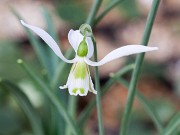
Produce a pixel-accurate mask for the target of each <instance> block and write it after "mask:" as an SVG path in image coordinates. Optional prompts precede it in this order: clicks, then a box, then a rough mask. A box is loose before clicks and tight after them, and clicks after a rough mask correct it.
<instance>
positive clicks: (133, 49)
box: [84, 45, 158, 66]
mask: <svg viewBox="0 0 180 135" xmlns="http://www.w3.org/2000/svg"><path fill="white" fill-rule="evenodd" d="M154 50H158V48H157V47H148V46H143V45H126V46H123V47H120V48H118V49H115V50H113V51H112V52H110V53H109V54H107V55H106V56H105V57H104V58H103V59H102V60H101V61H99V62H93V61H91V60H89V59H88V58H85V59H84V60H85V62H86V63H87V64H88V65H91V66H101V65H103V64H106V63H107V62H110V61H112V60H115V59H117V58H120V57H123V56H127V55H131V54H136V53H142V52H148V51H154Z"/></svg>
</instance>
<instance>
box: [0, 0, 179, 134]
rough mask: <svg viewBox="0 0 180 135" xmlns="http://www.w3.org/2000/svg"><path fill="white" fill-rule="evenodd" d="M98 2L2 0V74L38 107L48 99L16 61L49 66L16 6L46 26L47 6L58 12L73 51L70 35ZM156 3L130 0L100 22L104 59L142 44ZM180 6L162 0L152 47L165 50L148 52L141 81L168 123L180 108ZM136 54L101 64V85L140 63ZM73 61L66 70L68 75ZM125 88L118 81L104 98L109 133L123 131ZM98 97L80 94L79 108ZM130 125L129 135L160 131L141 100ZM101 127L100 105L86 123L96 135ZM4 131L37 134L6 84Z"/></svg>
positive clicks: (0, 107)
mask: <svg viewBox="0 0 180 135" xmlns="http://www.w3.org/2000/svg"><path fill="white" fill-rule="evenodd" d="M109 2H110V0H104V1H103V4H102V7H101V9H100V11H99V12H101V11H103V9H104V8H105V7H106V6H107V5H108V4H109ZM92 3H93V1H92V0H86V1H83V0H68V1H67V0H13V1H12V0H1V1H0V78H1V79H7V80H10V81H12V82H14V83H16V84H18V85H19V86H20V87H21V88H22V89H23V90H24V92H25V93H26V94H27V96H28V98H29V99H30V101H31V102H32V104H33V105H34V106H35V107H36V108H37V109H38V110H41V108H42V105H43V104H44V100H43V98H42V94H41V91H39V90H37V89H36V88H35V86H34V85H33V84H32V82H31V81H30V80H29V77H28V75H27V74H26V73H25V72H24V71H23V70H22V68H20V66H19V65H18V64H17V63H16V60H17V59H18V58H22V59H23V60H24V61H26V62H27V63H28V64H30V65H31V67H33V69H35V70H37V72H39V73H43V72H46V71H45V70H44V69H43V68H42V66H41V65H40V63H39V61H38V59H37V55H36V53H35V52H34V50H33V48H32V46H31V43H30V42H29V39H28V37H27V34H26V33H25V31H24V29H23V27H22V26H21V25H20V22H19V20H18V19H17V17H16V16H15V15H14V13H13V10H15V11H16V12H17V13H19V14H20V15H21V16H22V18H23V19H24V20H25V21H26V22H28V23H29V24H32V25H35V26H39V27H41V28H43V29H46V28H47V26H46V23H45V20H44V16H43V12H44V10H43V7H45V8H46V9H47V10H48V12H49V13H50V16H51V17H52V20H53V24H52V25H53V26H54V28H55V31H56V33H57V35H58V37H57V39H58V42H59V43H60V44H61V48H63V50H64V51H67V50H68V49H69V48H70V45H69V42H68V39H67V34H68V32H69V30H70V29H78V28H79V26H80V25H81V24H82V23H84V22H85V20H86V17H87V16H88V13H89V10H90V8H91V5H92ZM151 4H152V0H134V1H131V0H125V1H124V2H122V3H121V4H119V5H118V6H116V7H115V8H114V9H113V10H111V11H110V12H109V13H108V14H107V15H106V16H105V17H104V18H103V19H102V20H101V21H100V23H99V24H98V25H97V26H96V27H95V28H94V31H93V32H94V35H95V37H96V41H97V47H98V58H99V59H102V58H103V57H104V56H105V55H106V54H107V53H109V52H110V51H112V50H114V49H116V48H118V47H120V46H123V45H127V44H140V42H141V38H142V35H143V30H144V27H145V23H146V19H147V15H148V12H149V10H150V7H151ZM179 7H180V1H178V0H163V1H161V4H160V8H159V10H158V14H157V17H156V20H155V23H154V27H153V29H152V34H151V37H150V41H149V46H157V47H159V50H158V51H155V52H150V53H147V54H146V57H145V61H144V64H143V67H142V71H141V77H140V80H139V83H138V89H139V90H140V92H142V94H143V95H144V96H145V97H147V99H148V100H149V101H150V102H151V103H152V104H153V105H154V106H155V109H156V111H157V112H158V114H159V115H160V118H161V120H162V121H163V123H164V124H166V123H167V122H168V121H169V120H170V118H171V117H172V116H173V115H174V114H175V112H177V111H178V110H180V59H179V58H180V46H179V43H180V8H179ZM134 59H135V57H134V56H130V57H125V58H121V59H118V60H116V61H113V62H110V63H108V64H106V65H104V66H101V67H100V68H99V72H100V79H101V80H100V81H101V84H102V85H103V84H104V83H105V82H106V81H107V80H108V78H109V75H110V74H111V73H114V72H116V71H118V70H119V69H120V68H122V67H123V66H124V65H126V64H128V63H131V62H134ZM70 66H71V65H69V66H68V67H69V68H67V71H65V73H66V72H67V73H66V74H67V75H68V72H69V69H70ZM92 71H93V69H92ZM67 75H66V76H67ZM130 75H131V74H130V73H129V74H127V75H125V76H124V78H126V79H127V80H129V79H130V77H131V76H130ZM92 76H93V75H92ZM66 79H67V78H65V81H66ZM61 83H62V82H61ZM59 85H60V84H59ZM125 89H126V88H124V87H123V86H122V85H121V84H119V83H115V84H114V85H113V86H112V87H111V88H110V90H109V91H108V93H107V94H106V95H105V96H104V97H103V99H102V108H103V120H104V126H105V132H106V134H107V135H117V134H118V130H119V124H120V122H119V121H120V119H121V115H122V112H123V109H124V105H125V102H126V96H127V90H125ZM63 93H67V91H63ZM93 96H94V95H93V94H90V93H89V94H88V96H87V97H80V98H79V101H78V112H80V111H81V110H82V109H83V108H84V107H85V106H86V104H87V103H88V101H89V100H90V99H91V98H92V97H93ZM77 115H78V114H77ZM130 129H131V130H129V135H152V134H156V129H155V127H154V125H153V123H152V121H151V119H150V118H149V116H148V115H147V113H146V112H145V110H144V109H143V107H142V106H141V104H139V102H138V100H137V99H136V100H135V103H134V108H133V113H132V120H131V123H130ZM97 131H98V124H97V114H96V110H95V109H94V111H93V113H92V115H91V116H90V118H89V120H88V122H87V124H86V132H87V134H93V135H95V134H96V133H97ZM0 135H32V131H31V127H30V125H29V122H28V120H27V118H26V116H25V114H24V113H23V112H22V110H21V109H20V108H19V107H18V104H17V103H16V102H15V101H14V99H13V98H12V95H11V94H10V93H8V92H6V91H3V90H1V89H0ZM51 135H52V134H51Z"/></svg>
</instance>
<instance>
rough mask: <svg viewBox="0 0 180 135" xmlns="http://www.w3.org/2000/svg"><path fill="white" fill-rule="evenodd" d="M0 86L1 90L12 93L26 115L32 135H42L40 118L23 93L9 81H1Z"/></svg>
mask: <svg viewBox="0 0 180 135" xmlns="http://www.w3.org/2000/svg"><path fill="white" fill-rule="evenodd" d="M0 86H1V87H2V89H4V90H8V91H10V93H12V95H13V96H14V97H15V98H16V100H17V101H18V103H19V105H20V107H21V108H22V110H23V111H24V112H25V114H26V115H27V118H28V119H29V122H30V124H31V127H32V130H33V132H34V134H35V135H44V133H43V128H42V122H41V120H40V117H39V116H38V113H37V111H36V110H35V108H34V107H33V105H32V104H31V102H30V101H29V99H28V97H27V96H26V95H25V94H24V92H23V91H22V90H21V89H20V88H19V87H18V86H16V85H14V84H13V83H11V82H9V81H1V82H0Z"/></svg>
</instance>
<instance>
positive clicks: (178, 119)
mask: <svg viewBox="0 0 180 135" xmlns="http://www.w3.org/2000/svg"><path fill="white" fill-rule="evenodd" d="M179 126H180V112H178V113H177V114H176V115H175V116H174V117H173V118H172V119H171V120H170V122H169V123H168V125H167V126H166V128H165V129H164V130H163V132H162V134H161V135H171V134H172V133H173V131H174V130H176V128H178V127H179Z"/></svg>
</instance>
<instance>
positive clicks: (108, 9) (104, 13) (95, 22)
mask: <svg viewBox="0 0 180 135" xmlns="http://www.w3.org/2000/svg"><path fill="white" fill-rule="evenodd" d="M123 1H124V0H114V1H112V2H111V3H110V4H109V5H108V6H107V7H106V9H105V10H104V11H103V12H102V13H101V14H100V15H99V16H98V17H97V18H96V20H95V21H94V25H96V24H97V23H99V22H100V21H101V20H102V18H103V17H104V16H105V15H106V14H107V13H108V12H109V11H110V10H111V9H113V8H114V7H115V6H117V5H118V4H119V3H120V2H123Z"/></svg>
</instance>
